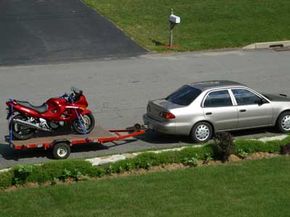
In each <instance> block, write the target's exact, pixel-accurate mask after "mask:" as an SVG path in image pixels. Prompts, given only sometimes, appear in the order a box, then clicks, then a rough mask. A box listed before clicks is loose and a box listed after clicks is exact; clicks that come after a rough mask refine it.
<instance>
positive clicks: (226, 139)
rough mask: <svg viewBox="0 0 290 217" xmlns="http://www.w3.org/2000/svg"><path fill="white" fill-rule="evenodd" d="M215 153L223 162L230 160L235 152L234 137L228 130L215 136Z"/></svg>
mask: <svg viewBox="0 0 290 217" xmlns="http://www.w3.org/2000/svg"><path fill="white" fill-rule="evenodd" d="M214 145H215V146H214V149H215V152H216V153H215V154H216V155H217V157H218V158H220V159H221V161H222V162H226V161H228V160H229V157H230V155H231V154H233V152H234V142H233V137H232V135H231V134H230V133H228V132H221V133H217V134H216V136H215V138H214Z"/></svg>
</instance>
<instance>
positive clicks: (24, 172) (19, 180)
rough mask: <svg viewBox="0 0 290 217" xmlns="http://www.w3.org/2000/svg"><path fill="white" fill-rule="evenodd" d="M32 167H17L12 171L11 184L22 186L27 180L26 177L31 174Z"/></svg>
mask: <svg viewBox="0 0 290 217" xmlns="http://www.w3.org/2000/svg"><path fill="white" fill-rule="evenodd" d="M32 170H33V167H32V166H31V165H28V166H22V165H21V166H18V167H17V168H16V169H15V170H14V176H13V179H12V184H14V185H17V184H24V183H25V182H26V180H27V178H28V176H29V175H30V174H31V173H32Z"/></svg>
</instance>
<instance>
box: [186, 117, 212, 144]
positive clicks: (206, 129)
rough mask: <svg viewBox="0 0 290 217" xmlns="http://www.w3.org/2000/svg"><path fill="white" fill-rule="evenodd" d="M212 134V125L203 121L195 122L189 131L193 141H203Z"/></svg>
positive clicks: (208, 138)
mask: <svg viewBox="0 0 290 217" xmlns="http://www.w3.org/2000/svg"><path fill="white" fill-rule="evenodd" d="M198 131H200V132H198ZM212 135H213V128H212V126H211V125H210V124H209V123H207V122H203V121H202V122H198V123H197V124H195V125H194V126H193V128H192V130H191V132H190V138H191V140H192V141H193V142H195V143H205V142H207V141H208V140H210V139H211V138H212Z"/></svg>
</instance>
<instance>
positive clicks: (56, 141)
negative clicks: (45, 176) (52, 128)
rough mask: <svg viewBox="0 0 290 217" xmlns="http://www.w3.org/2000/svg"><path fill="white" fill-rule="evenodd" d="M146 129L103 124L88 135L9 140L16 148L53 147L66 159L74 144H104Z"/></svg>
mask: <svg viewBox="0 0 290 217" xmlns="http://www.w3.org/2000/svg"><path fill="white" fill-rule="evenodd" d="M145 131H146V129H145V128H144V127H142V126H141V125H139V124H136V125H135V126H133V127H129V128H127V129H123V130H115V129H113V130H105V129H103V128H102V127H101V126H95V128H94V130H93V131H92V132H90V133H89V134H86V135H80V134H72V133H69V134H68V133H65V132H63V133H62V134H58V135H56V134H51V135H39V136H37V137H34V138H31V139H27V140H12V141H10V140H9V138H10V137H9V136H7V137H6V141H7V142H9V144H10V147H11V148H13V149H15V150H25V149H37V148H43V149H45V150H47V149H52V150H53V156H54V157H55V158H57V159H65V158H67V157H68V156H69V155H70V147H72V146H74V145H81V144H88V143H98V144H104V143H107V142H114V141H118V140H124V139H127V138H131V137H136V136H138V135H142V134H144V133H145Z"/></svg>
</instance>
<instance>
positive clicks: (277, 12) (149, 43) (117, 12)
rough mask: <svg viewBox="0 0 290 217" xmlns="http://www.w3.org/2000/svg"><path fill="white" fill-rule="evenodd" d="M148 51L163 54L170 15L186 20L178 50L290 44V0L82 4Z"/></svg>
mask: <svg viewBox="0 0 290 217" xmlns="http://www.w3.org/2000/svg"><path fill="white" fill-rule="evenodd" d="M83 1H84V2H85V3H86V4H87V5H89V6H91V7H92V8H94V9H96V10H97V11H99V12H100V13H101V14H103V15H104V16H106V17H108V18H109V19H110V20H112V21H113V22H114V23H115V24H116V25H117V26H119V27H120V28H121V29H123V30H124V31H125V32H126V33H127V34H128V35H129V36H131V37H132V38H133V39H134V40H136V41H137V42H138V43H139V44H141V45H143V46H144V47H146V48H147V49H150V50H155V51H164V50H166V48H164V46H163V45H165V44H168V36H169V32H168V20H167V19H168V16H169V14H170V9H171V8H173V9H174V13H175V14H176V15H179V16H181V24H180V25H178V26H177V27H176V29H175V30H174V38H175V44H176V45H177V47H176V48H175V50H178V51H187V50H202V49H211V48H229V47H241V46H245V45H247V44H250V43H254V42H262V41H275V40H287V39H290V25H289V20H290V13H289V11H290V1H289V0H259V1H258V0H175V1H172V0H146V1H144V0H83Z"/></svg>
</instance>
